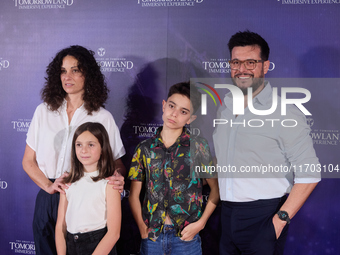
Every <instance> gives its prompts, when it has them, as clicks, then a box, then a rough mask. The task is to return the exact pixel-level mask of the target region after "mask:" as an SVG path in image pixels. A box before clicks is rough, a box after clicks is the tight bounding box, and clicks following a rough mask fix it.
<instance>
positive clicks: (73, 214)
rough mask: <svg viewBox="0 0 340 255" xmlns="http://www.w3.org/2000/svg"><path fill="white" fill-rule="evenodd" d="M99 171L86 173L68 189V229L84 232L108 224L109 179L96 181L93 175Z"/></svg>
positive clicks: (71, 231) (66, 217) (73, 232)
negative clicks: (107, 197) (107, 193)
mask: <svg viewBox="0 0 340 255" xmlns="http://www.w3.org/2000/svg"><path fill="white" fill-rule="evenodd" d="M98 174H99V171H95V172H91V173H86V172H85V173H84V176H83V177H82V178H81V179H80V180H79V181H76V182H74V183H72V184H71V186H70V187H69V188H68V189H67V190H66V198H67V201H68V205H67V210H66V216H65V221H66V226H67V231H68V232H70V233H72V234H75V233H84V232H90V231H94V230H98V229H101V228H104V227H105V226H106V219H107V212H106V211H107V208H106V185H107V182H108V181H107V180H105V179H102V180H99V181H97V182H94V181H93V180H92V178H91V177H95V176H98Z"/></svg>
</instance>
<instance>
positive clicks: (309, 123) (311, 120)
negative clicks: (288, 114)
mask: <svg viewBox="0 0 340 255" xmlns="http://www.w3.org/2000/svg"><path fill="white" fill-rule="evenodd" d="M307 124H308V126H309V127H312V126H313V125H314V120H313V119H312V118H310V117H308V118H307Z"/></svg>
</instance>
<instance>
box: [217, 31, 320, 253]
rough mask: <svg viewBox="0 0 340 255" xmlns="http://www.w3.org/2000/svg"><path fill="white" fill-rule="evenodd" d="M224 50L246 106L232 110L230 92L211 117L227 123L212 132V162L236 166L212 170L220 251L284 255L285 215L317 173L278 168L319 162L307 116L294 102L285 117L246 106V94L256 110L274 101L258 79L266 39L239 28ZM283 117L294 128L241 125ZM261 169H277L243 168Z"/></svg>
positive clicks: (303, 195) (315, 180) (266, 51)
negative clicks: (218, 207)
mask: <svg viewBox="0 0 340 255" xmlns="http://www.w3.org/2000/svg"><path fill="white" fill-rule="evenodd" d="M228 47H229V51H230V55H231V58H230V59H231V60H230V62H229V64H230V69H231V78H232V80H233V83H234V85H236V86H237V87H238V88H239V89H240V90H242V92H243V94H244V108H245V109H244V114H243V115H233V95H232V93H231V92H230V93H228V94H226V96H225V98H224V105H223V106H221V108H220V109H219V111H218V114H217V118H220V119H228V120H231V121H232V122H233V123H234V125H217V126H216V129H215V132H214V135H213V138H214V146H215V152H216V157H217V164H218V165H219V166H228V165H229V166H233V167H235V168H234V169H236V171H235V172H234V173H227V175H224V174H223V176H221V175H219V188H220V197H221V200H222V212H221V224H222V236H221V242H220V254H233V255H234V254H253V255H273V254H283V249H284V244H285V240H286V237H287V230H288V225H289V223H290V220H291V219H292V218H293V217H294V215H295V214H296V213H297V212H298V210H299V209H300V208H301V207H302V205H303V204H304V202H305V201H306V199H307V198H308V197H309V195H310V194H311V192H312V191H313V189H314V188H315V186H316V185H317V183H318V182H319V181H320V176H319V174H316V176H315V175H314V174H310V173H304V170H303V171H300V172H299V173H297V172H296V173H293V171H288V172H284V171H283V170H287V169H289V168H288V167H289V166H301V165H302V166H303V165H304V164H306V163H308V164H310V165H314V166H317V165H318V164H319V161H318V158H317V157H316V155H315V151H314V148H313V142H312V139H311V137H310V136H309V132H310V128H309V126H308V125H307V123H306V118H305V116H304V115H303V113H302V112H300V111H299V109H298V108H297V107H295V106H292V105H290V106H291V107H288V108H287V115H286V116H281V112H280V110H277V111H275V112H274V113H273V114H271V115H270V116H258V115H255V114H254V113H252V112H251V111H250V110H249V109H248V97H251V99H250V100H251V102H252V106H253V107H254V108H255V109H260V110H266V109H270V108H271V106H272V104H273V102H272V95H273V92H272V87H271V85H270V84H269V82H267V81H265V80H264V77H265V74H266V73H267V72H268V69H269V65H270V61H269V60H268V57H269V47H268V44H267V42H266V41H265V40H264V39H263V38H262V37H261V36H260V35H258V34H256V33H253V32H250V31H245V32H238V33H236V34H234V35H233V36H232V37H231V39H230V40H229V43H228ZM248 88H251V89H248ZM279 101H280V100H279ZM278 105H280V103H279V104H278ZM283 118H289V119H294V120H296V121H297V125H296V126H294V127H292V128H285V127H283V126H275V127H274V126H273V123H274V122H272V123H271V124H266V125H263V126H261V127H255V125H248V126H247V125H245V123H249V120H252V119H256V120H262V119H263V120H264V119H275V120H279V121H277V122H275V123H280V121H281V120H282V119H283ZM263 166H266V167H267V169H270V167H272V169H276V171H273V172H272V173H269V174H268V175H262V173H249V172H244V171H242V170H245V169H261V168H262V170H263ZM252 167H254V168H252ZM280 167H281V168H280ZM280 169H281V170H280ZM280 171H281V172H280ZM288 193H290V195H289V196H288V198H287V196H286V194H288Z"/></svg>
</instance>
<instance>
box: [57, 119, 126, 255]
mask: <svg viewBox="0 0 340 255" xmlns="http://www.w3.org/2000/svg"><path fill="white" fill-rule="evenodd" d="M72 145H73V146H72V155H71V159H72V164H71V170H70V174H69V175H68V176H67V177H65V178H64V183H70V186H69V188H68V189H67V190H66V195H65V194H62V193H61V194H60V201H59V208H58V219H57V224H56V231H55V233H56V234H55V239H56V247H57V252H58V254H60V255H66V254H70V255H73V254H75V255H78V254H116V249H115V244H116V242H117V240H118V239H119V233H120V226H121V200H120V194H119V192H118V191H117V190H114V189H113V188H112V185H110V184H108V183H107V182H108V181H107V180H105V178H106V177H109V176H112V175H113V173H114V169H115V166H114V160H113V156H112V150H111V147H110V142H109V136H108V134H107V131H106V129H105V128H104V126H103V125H102V124H100V123H95V122H86V123H84V124H82V125H81V126H79V127H78V128H77V130H76V131H75V134H74V136H73V141H72Z"/></svg>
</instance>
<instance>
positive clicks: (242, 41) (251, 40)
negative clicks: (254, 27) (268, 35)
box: [228, 30, 270, 61]
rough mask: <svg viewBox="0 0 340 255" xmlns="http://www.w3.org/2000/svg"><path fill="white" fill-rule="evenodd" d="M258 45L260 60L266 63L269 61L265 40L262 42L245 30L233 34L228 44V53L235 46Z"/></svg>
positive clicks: (256, 35)
mask: <svg viewBox="0 0 340 255" xmlns="http://www.w3.org/2000/svg"><path fill="white" fill-rule="evenodd" d="M251 45H258V46H259V47H260V49H261V59H262V60H264V61H267V60H268V59H269V51H270V50H269V46H268V43H267V42H266V40H264V39H263V38H262V37H261V36H260V35H259V34H257V33H254V32H250V31H249V30H246V31H244V32H241V31H240V32H237V33H236V34H234V35H233V36H232V37H231V38H230V40H229V43H228V47H229V52H230V56H231V51H232V50H233V48H234V47H237V46H242V47H243V46H251Z"/></svg>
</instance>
